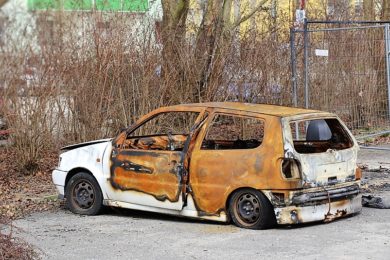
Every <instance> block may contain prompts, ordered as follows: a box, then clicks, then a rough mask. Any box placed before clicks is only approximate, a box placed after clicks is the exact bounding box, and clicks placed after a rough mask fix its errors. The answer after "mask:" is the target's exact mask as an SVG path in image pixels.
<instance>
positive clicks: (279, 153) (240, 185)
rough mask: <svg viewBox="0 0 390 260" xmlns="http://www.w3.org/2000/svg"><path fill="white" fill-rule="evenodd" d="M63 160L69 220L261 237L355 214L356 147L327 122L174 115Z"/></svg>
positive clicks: (198, 110) (299, 115)
mask: <svg viewBox="0 0 390 260" xmlns="http://www.w3.org/2000/svg"><path fill="white" fill-rule="evenodd" d="M170 115H173V117H172V118H170V119H169V120H168V117H169V116H170ZM183 115H185V116H183ZM179 129H180V130H179ZM64 150H66V152H64V153H62V154H61V155H60V163H59V166H58V167H57V169H55V170H54V171H53V181H54V184H55V185H56V186H57V189H58V191H59V193H60V195H61V196H65V197H67V201H68V205H69V207H70V209H71V210H72V211H73V212H75V213H80V214H96V213H98V212H99V211H100V208H101V205H108V206H115V207H123V208H130V209H137V210H144V211H152V212H160V213H166V214H173V215H180V216H187V217H193V218H201V219H209V220H216V221H224V222H225V221H229V220H231V219H232V220H233V222H234V223H235V224H236V225H238V226H240V227H244V228H254V229H261V228H268V227H271V226H272V225H273V224H275V223H278V224H296V223H306V222H313V221H331V220H333V219H335V218H339V217H342V216H346V215H351V214H355V213H358V212H360V210H361V194H360V177H361V173H360V170H359V169H358V168H357V167H356V159H357V152H358V145H357V143H356V140H355V139H354V137H353V136H352V134H351V133H350V132H349V130H348V129H347V127H346V126H345V125H344V124H343V123H342V122H341V120H340V119H339V118H338V117H337V116H336V115H334V114H331V113H327V112H321V111H315V110H306V109H298V108H289V107H282V106H272V105H260V104H246V103H229V102H223V103H201V104H188V105H177V106H171V107H164V108H160V109H157V110H155V111H152V112H151V113H149V114H147V115H145V116H144V117H142V118H141V119H140V120H139V121H138V122H136V123H135V124H134V125H132V126H130V127H129V128H128V129H127V130H125V131H123V132H122V133H120V134H119V135H118V136H117V137H116V138H113V139H105V140H98V141H93V142H89V143H84V144H78V145H74V146H68V147H65V148H64ZM80 174H81V175H80ZM88 176H89V177H88Z"/></svg>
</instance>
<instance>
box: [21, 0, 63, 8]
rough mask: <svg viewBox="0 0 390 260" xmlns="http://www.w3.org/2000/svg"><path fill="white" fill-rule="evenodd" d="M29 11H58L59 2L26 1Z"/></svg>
mask: <svg viewBox="0 0 390 260" xmlns="http://www.w3.org/2000/svg"><path fill="white" fill-rule="evenodd" d="M27 6H28V9H29V10H49V9H60V8H61V2H60V0H27Z"/></svg>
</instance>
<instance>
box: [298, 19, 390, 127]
mask: <svg viewBox="0 0 390 260" xmlns="http://www.w3.org/2000/svg"><path fill="white" fill-rule="evenodd" d="M389 31H390V30H389V24H387V23H380V24H378V23H377V22H375V23H374V22H353V23H351V22H331V21H327V22H318V21H305V23H304V26H303V29H293V30H291V61H292V63H291V69H292V84H293V86H292V87H293V98H294V100H293V103H294V105H296V106H299V107H306V108H313V109H319V110H324V111H329V112H333V113H336V114H337V115H339V117H341V118H342V120H343V121H344V122H346V123H347V125H348V127H349V128H350V129H352V130H353V131H354V132H355V134H359V133H361V132H362V131H363V130H365V131H367V129H369V130H370V131H374V132H380V131H383V130H390V128H389V127H390V110H389V109H390V106H389V101H390V91H389V90H390V88H389V86H390V73H389V69H390V67H389V66H390V64H389V50H390V42H389V41H390V35H389Z"/></svg>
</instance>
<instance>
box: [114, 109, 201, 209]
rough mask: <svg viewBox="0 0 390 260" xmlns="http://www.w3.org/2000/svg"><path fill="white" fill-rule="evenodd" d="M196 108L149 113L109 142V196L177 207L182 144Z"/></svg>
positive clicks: (180, 203) (182, 182) (181, 182)
mask: <svg viewBox="0 0 390 260" xmlns="http://www.w3.org/2000/svg"><path fill="white" fill-rule="evenodd" d="M198 116H199V112H192V111H191V112H176V111H175V112H165V113H160V114H157V115H151V116H150V117H149V118H147V119H146V120H144V122H142V123H141V124H139V125H138V126H136V127H135V129H133V130H130V131H129V132H128V133H126V134H125V137H123V138H118V139H117V140H115V141H114V143H113V146H114V147H113V150H112V154H111V168H110V172H111V178H110V182H111V186H112V187H113V194H111V197H112V199H114V200H118V201H123V202H129V203H133V204H138V205H144V206H152V207H159V208H166V209H175V210H181V209H182V208H183V204H184V202H183V196H182V195H183V192H185V189H183V185H185V181H186V178H185V177H186V176H185V175H184V174H183V173H184V172H185V169H183V161H184V154H185V152H186V151H185V150H186V149H185V146H186V144H188V142H189V140H190V139H191V128H192V127H193V126H194V125H195V122H196V119H197V118H198Z"/></svg>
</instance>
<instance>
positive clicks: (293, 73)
mask: <svg viewBox="0 0 390 260" xmlns="http://www.w3.org/2000/svg"><path fill="white" fill-rule="evenodd" d="M290 51H291V83H292V91H293V104H294V107H297V106H298V93H297V64H296V52H295V29H294V28H291V29H290Z"/></svg>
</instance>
